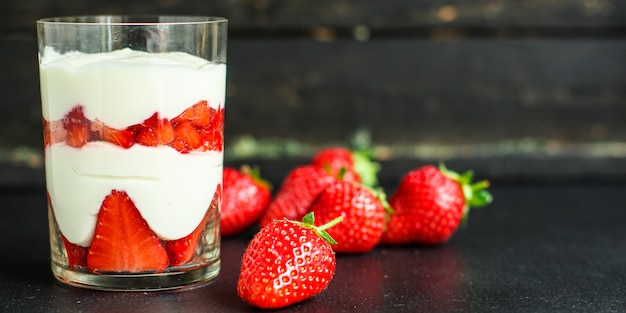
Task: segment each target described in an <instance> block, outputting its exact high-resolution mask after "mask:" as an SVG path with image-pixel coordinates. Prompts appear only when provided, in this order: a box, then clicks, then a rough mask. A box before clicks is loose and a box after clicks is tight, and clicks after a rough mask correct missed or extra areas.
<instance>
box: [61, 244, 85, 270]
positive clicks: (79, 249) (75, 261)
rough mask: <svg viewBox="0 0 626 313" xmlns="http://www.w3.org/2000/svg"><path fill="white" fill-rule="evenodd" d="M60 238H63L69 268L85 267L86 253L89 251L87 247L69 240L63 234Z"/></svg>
mask: <svg viewBox="0 0 626 313" xmlns="http://www.w3.org/2000/svg"><path fill="white" fill-rule="evenodd" d="M61 238H62V239H63V246H64V247H65V252H66V253H67V262H68V263H69V267H70V270H74V269H79V268H86V267H87V254H88V253H89V250H88V248H86V247H83V246H79V245H77V244H73V243H71V242H69V241H68V240H67V238H65V236H63V235H61Z"/></svg>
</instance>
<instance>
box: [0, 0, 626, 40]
mask: <svg viewBox="0 0 626 313" xmlns="http://www.w3.org/2000/svg"><path fill="white" fill-rule="evenodd" d="M3 7H4V9H3V10H2V11H0V34H2V33H4V34H8V33H19V32H21V33H24V32H32V31H33V29H34V21H35V20H36V19H38V18H42V17H48V16H64V15H77V14H94V13H98V14H186V15H189V14H194V15H220V16H225V17H228V18H229V19H230V21H231V23H230V26H231V30H232V32H231V33H232V35H234V36H238V35H242V36H252V35H253V34H256V35H257V36H259V35H266V36H273V35H276V34H279V35H289V34H298V35H304V36H309V35H310V32H311V30H313V31H316V30H317V28H318V27H323V28H324V29H330V30H331V32H334V33H335V34H334V35H342V34H345V35H348V36H350V35H351V34H352V32H353V31H358V30H359V29H360V30H364V29H363V28H358V29H357V28H355V27H357V26H364V27H366V28H365V30H367V31H369V32H370V33H372V34H373V35H376V36H378V35H380V36H399V35H403V34H405V35H407V36H413V35H415V34H425V33H426V34H428V33H429V32H430V31H429V30H430V29H431V28H433V27H434V28H436V29H435V30H438V31H441V30H439V29H438V27H445V28H446V29H444V30H443V31H450V30H449V29H453V30H458V29H465V30H466V31H469V35H480V34H495V35H498V34H499V35H502V34H507V32H508V33H513V34H518V35H524V34H526V35H527V34H528V33H529V32H530V33H532V34H534V35H538V34H539V35H540V34H542V33H544V32H545V33H548V34H550V33H551V32H552V33H554V34H555V35H563V34H566V33H569V34H570V35H576V34H584V33H585V32H589V34H592V35H597V36H602V35H603V34H610V35H611V36H623V35H624V29H625V26H626V19H625V18H624V17H625V16H626V2H624V1H617V0H604V1H562V0H545V1H534V0H524V1H520V0H501V1H489V0H481V1H446V2H441V1H436V0H421V1H405V0H367V1H365V0H341V1H339V0H324V1H304V0H265V1H258V0H238V1H157V2H155V1H149V0H134V1H129V0H96V1H66V0H46V1H44V0H33V1H5V3H3ZM494 28H497V29H499V31H498V32H493V29H494ZM420 29H425V30H426V31H419V30H420ZM461 34H463V32H461Z"/></svg>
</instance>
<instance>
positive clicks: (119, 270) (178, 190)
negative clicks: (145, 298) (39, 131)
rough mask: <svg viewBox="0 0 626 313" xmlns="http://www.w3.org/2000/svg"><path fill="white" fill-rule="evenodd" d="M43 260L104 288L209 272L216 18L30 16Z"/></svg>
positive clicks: (215, 226) (216, 119) (220, 68)
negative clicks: (36, 78) (46, 254)
mask: <svg viewBox="0 0 626 313" xmlns="http://www.w3.org/2000/svg"><path fill="white" fill-rule="evenodd" d="M37 35H38V45H39V49H38V50H39V74H40V86H41V100H42V121H43V129H44V149H45V150H44V151H45V152H44V153H45V172H46V190H47V196H48V217H49V228H50V248H51V263H52V264H51V265H52V272H53V274H54V276H55V277H56V278H57V279H58V280H60V281H61V282H64V283H67V284H70V285H73V286H81V287H87V288H93V289H103V290H163V289H176V288H182V287H187V286H196V285H200V284H202V283H206V282H209V281H211V280H212V279H214V278H215V277H216V276H217V275H218V273H219V269H220V233H219V223H220V205H221V200H220V196H221V190H222V169H223V132H224V102H225V89H226V35H227V20H226V19H224V18H219V17H202V16H73V17H59V18H45V19H41V20H38V21H37Z"/></svg>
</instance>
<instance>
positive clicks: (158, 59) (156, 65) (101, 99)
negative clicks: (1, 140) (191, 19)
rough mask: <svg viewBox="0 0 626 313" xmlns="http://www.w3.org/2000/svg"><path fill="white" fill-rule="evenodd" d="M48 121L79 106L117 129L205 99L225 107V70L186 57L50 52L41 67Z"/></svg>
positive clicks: (169, 114) (130, 52)
mask: <svg viewBox="0 0 626 313" xmlns="http://www.w3.org/2000/svg"><path fill="white" fill-rule="evenodd" d="M39 71H40V80H41V98H42V113H43V117H44V118H45V119H46V120H48V121H54V120H59V119H61V118H63V116H65V115H66V114H67V113H68V112H69V111H70V110H71V109H72V108H73V107H74V106H76V105H82V106H84V108H85V109H84V113H85V116H86V117H87V118H88V119H90V120H95V119H96V118H97V119H99V120H100V121H101V122H104V123H105V124H107V125H108V126H111V127H113V128H125V127H128V126H130V125H134V124H139V123H141V122H143V121H144V120H145V119H147V118H149V117H150V116H152V114H154V113H155V112H158V113H159V115H160V117H162V118H163V117H167V118H169V119H171V118H173V117H175V116H177V115H178V114H180V113H181V112H182V111H184V110H185V109H186V108H188V107H190V106H191V105H193V104H195V103H196V102H198V101H200V100H207V101H208V102H209V105H210V106H212V107H214V108H217V107H218V106H220V105H221V106H222V107H223V106H224V100H225V90H226V65H225V64H214V63H210V62H208V61H207V60H204V59H202V58H199V57H196V56H192V55H190V54H186V53H182V52H170V53H147V52H142V51H135V50H130V49H123V50H117V51H114V52H109V53H96V54H79V53H70V54H64V55H59V54H57V53H55V52H54V51H53V50H52V49H51V48H46V50H45V53H44V56H43V57H42V58H41V64H40V67H39Z"/></svg>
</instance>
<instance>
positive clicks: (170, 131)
mask: <svg viewBox="0 0 626 313" xmlns="http://www.w3.org/2000/svg"><path fill="white" fill-rule="evenodd" d="M156 134H157V140H158V141H159V143H160V144H162V145H167V144H170V143H171V142H172V141H174V138H175V137H176V134H175V133H174V126H172V123H171V122H170V121H169V120H168V119H167V118H164V119H162V120H161V121H160V122H159V125H158V126H157V129H156Z"/></svg>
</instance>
